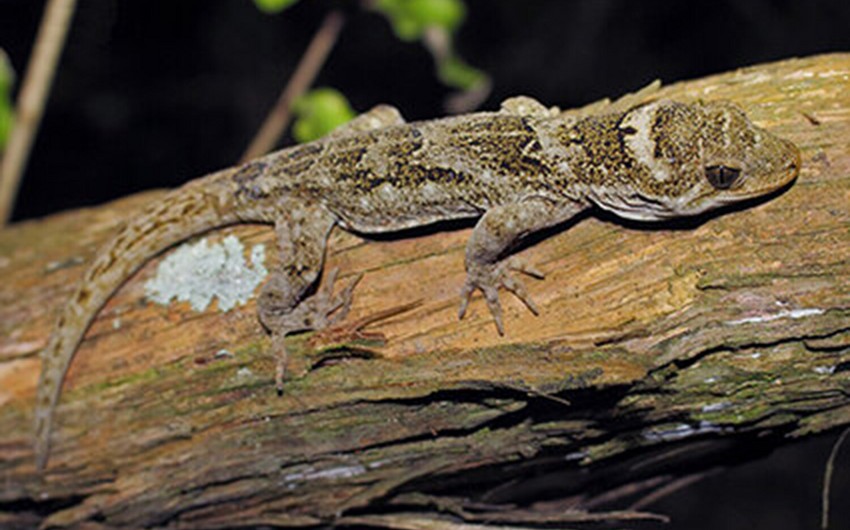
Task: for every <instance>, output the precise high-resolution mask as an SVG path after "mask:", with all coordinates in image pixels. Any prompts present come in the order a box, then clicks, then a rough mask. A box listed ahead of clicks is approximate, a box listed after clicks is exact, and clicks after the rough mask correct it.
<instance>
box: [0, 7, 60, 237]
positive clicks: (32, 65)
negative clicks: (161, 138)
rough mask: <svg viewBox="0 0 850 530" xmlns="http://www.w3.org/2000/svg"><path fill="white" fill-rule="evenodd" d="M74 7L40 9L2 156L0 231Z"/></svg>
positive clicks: (37, 123)
mask: <svg viewBox="0 0 850 530" xmlns="http://www.w3.org/2000/svg"><path fill="white" fill-rule="evenodd" d="M76 3H77V0H50V2H49V3H48V4H47V7H45V9H44V17H43V18H42V19H41V25H40V26H39V28H38V36H37V37H36V41H35V47H34V48H33V52H32V55H31V56H30V61H29V65H27V71H26V75H25V76H24V81H23V84H22V85H21V92H20V95H19V96H18V105H17V108H16V109H15V118H14V120H15V121H14V125H13V127H12V132H11V135H10V136H9V143H8V145H7V146H6V154H5V156H4V157H3V161H2V166H0V227H2V226H4V225H5V224H6V223H8V222H9V218H10V217H11V216H12V208H13V207H14V204H15V197H16V196H17V194H18V186H19V184H20V181H21V175H23V172H24V168H25V167H26V163H27V159H28V158H29V154H30V150H31V148H32V143H33V140H34V139H35V134H36V132H38V126H39V124H40V123H41V116H42V114H44V105H45V102H46V100H47V94H48V92H49V91H50V85H51V84H52V82H53V75H54V74H55V73H56V63H57V62H58V60H59V55H60V54H61V52H62V46H63V45H64V43H65V36H66V35H67V34H68V26H69V25H70V22H71V15H73V14H74V7H75V5H76Z"/></svg>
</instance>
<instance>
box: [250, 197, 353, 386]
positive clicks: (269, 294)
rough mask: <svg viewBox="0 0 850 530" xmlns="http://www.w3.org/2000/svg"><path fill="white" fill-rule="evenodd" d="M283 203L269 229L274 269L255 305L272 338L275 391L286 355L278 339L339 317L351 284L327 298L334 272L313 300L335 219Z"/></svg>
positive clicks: (346, 306)
mask: <svg viewBox="0 0 850 530" xmlns="http://www.w3.org/2000/svg"><path fill="white" fill-rule="evenodd" d="M299 202H300V201H295V200H292V201H287V203H286V204H285V205H284V206H285V207H284V208H282V209H281V211H282V212H283V213H282V215H281V218H280V219H279V220H278V221H277V223H276V224H275V233H276V235H277V246H278V252H279V253H280V264H279V269H278V270H277V271H275V272H273V273H272V275H271V277H270V278H269V279H268V281H267V282H266V284H265V285H264V286H263V290H262V292H261V293H260V298H259V301H258V303H257V305H258V311H259V317H260V322H262V323H263V326H265V327H266V329H268V330H269V331H270V332H271V333H272V344H273V348H274V350H275V356H276V361H277V367H276V370H275V373H276V376H275V382H276V385H277V389H278V392H280V391H281V389H282V385H283V376H284V373H285V370H286V360H287V353H286V347H285V346H284V338H285V337H286V335H288V334H290V333H295V332H297V331H306V330H316V329H323V328H325V327H327V326H329V325H331V324H333V323H335V322H337V321H338V320H340V319H342V318H345V315H346V314H347V313H348V309H349V306H350V305H351V295H352V292H353V290H354V286H355V285H356V283H357V281H358V280H359V278H358V280H355V281H354V282H352V283H351V284H350V285H349V286H348V287H347V288H345V289H343V290H342V291H340V292H339V293H336V294H334V293H333V284H334V281H335V280H336V274H337V271H336V270H334V271H332V272H331V273H330V274H329V275H328V281H327V282H326V284H325V286H324V287H323V288H322V289H320V290H319V291H318V292H317V293H315V294H314V295H313V296H308V294H309V291H310V289H311V288H312V287H313V285H314V284H315V283H316V281H317V280H318V279H319V276H320V275H321V272H322V266H323V263H324V259H325V247H326V245H327V239H328V236H329V235H330V232H331V229H332V228H333V226H334V224H335V223H336V217H335V216H334V215H333V214H332V213H331V212H329V211H328V210H326V209H325V208H324V207H322V206H319V205H315V204H312V205H304V204H303V203H300V204H299Z"/></svg>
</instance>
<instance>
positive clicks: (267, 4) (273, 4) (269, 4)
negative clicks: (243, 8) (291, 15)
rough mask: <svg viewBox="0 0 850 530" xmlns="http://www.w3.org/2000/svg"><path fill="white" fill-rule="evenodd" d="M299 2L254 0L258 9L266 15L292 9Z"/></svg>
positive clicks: (296, 0) (291, 0)
mask: <svg viewBox="0 0 850 530" xmlns="http://www.w3.org/2000/svg"><path fill="white" fill-rule="evenodd" d="M296 2H298V0H254V4H255V5H256V6H257V9H259V10H260V11H262V12H264V13H270V14H274V13H280V12H281V11H283V10H284V9H287V8H289V7H292V6H293V5H294V4H295V3H296Z"/></svg>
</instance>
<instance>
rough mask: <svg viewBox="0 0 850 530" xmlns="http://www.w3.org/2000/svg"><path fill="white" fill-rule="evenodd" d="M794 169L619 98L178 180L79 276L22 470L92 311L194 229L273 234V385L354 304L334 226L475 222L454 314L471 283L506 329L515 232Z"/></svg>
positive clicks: (38, 447) (445, 125)
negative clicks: (329, 260) (290, 338)
mask: <svg viewBox="0 0 850 530" xmlns="http://www.w3.org/2000/svg"><path fill="white" fill-rule="evenodd" d="M800 164H801V159H800V151H799V150H798V149H797V147H796V146H795V145H794V144H793V143H792V142H790V141H788V140H785V139H782V138H779V137H777V136H775V135H774V134H772V133H770V132H768V131H767V130H765V129H762V128H760V127H758V126H756V125H754V124H753V123H751V122H750V120H749V119H748V117H747V116H746V115H745V113H744V112H743V111H742V110H741V109H740V108H739V107H738V106H736V105H735V104H733V103H730V102H723V101H717V102H703V101H696V102H682V101H676V100H669V99H649V100H648V101H642V102H639V103H637V104H634V105H631V106H629V107H627V108H618V105H616V102H615V103H613V104H608V105H607V106H604V107H603V108H601V109H599V110H598V111H593V112H589V113H586V114H582V113H580V112H577V113H567V112H560V111H559V109H558V108H557V107H551V108H550V107H546V106H545V105H543V104H542V103H540V102H538V101H537V100H535V99H533V98H530V97H526V96H518V97H514V98H510V99H508V100H506V101H504V102H503V103H502V105H501V108H500V109H499V110H497V111H490V112H476V113H471V114H465V115H458V116H450V117H445V118H440V119H435V120H429V121H419V122H406V121H405V120H404V119H403V118H402V117H401V115H400V113H399V112H398V110H397V109H395V108H394V107H391V106H388V105H379V106H377V107H375V108H373V109H372V110H370V111H368V112H366V113H364V114H361V115H360V116H358V117H357V118H355V119H354V120H353V121H351V122H349V123H348V124H346V125H344V126H342V127H341V128H339V129H337V130H335V131H333V132H331V133H330V134H329V135H328V136H326V137H324V138H321V139H319V140H316V141H313V142H311V143H306V144H302V145H299V146H294V147H290V148H286V149H283V150H280V151H277V152H274V153H272V154H269V155H266V156H264V157H262V158H258V159H256V160H253V161H250V162H247V163H245V164H244V165H242V166H238V167H235V168H231V169H227V170H223V171H219V172H216V173H213V174H210V175H207V176H205V177H201V178H198V179H196V180H193V181H190V182H189V183H187V184H185V185H184V186H183V187H180V188H177V189H175V190H173V191H170V192H168V193H167V194H166V195H164V196H163V197H162V198H159V199H157V200H156V201H154V202H153V203H152V204H150V205H149V206H148V207H147V208H146V209H144V211H142V212H141V213H139V214H137V215H135V216H133V217H131V218H129V219H128V220H127V221H126V222H125V224H124V225H123V227H122V228H120V230H119V231H118V232H117V234H116V235H115V236H114V238H113V239H112V240H111V241H110V242H109V243H107V244H106V245H105V247H104V248H102V249H101V250H100V251H99V253H98V254H97V255H96V257H95V258H94V260H93V261H92V263H91V265H90V266H89V268H88V269H87V271H86V272H85V273H84V275H83V278H82V280H81V282H80V283H79V286H78V287H77V289H76V292H75V293H74V294H73V295H72V297H71V299H70V301H69V302H68V303H67V304H66V305H65V306H64V308H63V309H62V310H61V311H60V315H59V316H58V318H57V320H56V323H55V326H54V328H53V330H52V334H51V335H50V337H49V339H48V342H47V344H46V346H45V348H44V349H43V350H42V353H41V356H42V368H41V375H40V378H39V382H38V389H37V395H36V400H37V401H36V406H35V412H34V417H35V449H34V451H35V457H36V467H37V469H39V470H44V468H45V466H46V464H47V460H48V455H49V450H50V439H51V424H52V421H53V417H54V415H55V409H56V406H57V402H58V400H59V396H60V393H61V388H62V384H63V379H64V377H65V374H66V372H67V370H68V367H69V366H70V364H71V361H72V359H73V357H74V354H75V352H76V350H77V347H78V346H79V343H80V342H81V340H82V338H83V336H84V334H85V332H86V330H87V329H88V327H89V325H90V324H91V322H92V320H93V319H94V317H95V316H96V314H97V313H98V311H99V310H100V309H101V307H102V306H103V305H104V304H105V302H106V301H107V300H108V299H109V298H110V297H111V296H112V294H113V293H114V292H115V291H116V290H117V289H118V288H119V287H120V286H121V285H122V284H123V283H124V282H125V281H126V280H127V279H128V278H129V277H130V276H132V274H133V273H134V272H135V271H137V270H138V269H139V268H140V267H141V266H142V265H143V264H145V263H146V262H147V261H148V260H150V259H152V258H153V257H155V256H156V255H158V254H160V253H161V252H163V251H165V250H166V249H168V248H169V247H172V246H174V245H175V244H178V243H180V242H183V241H185V240H187V239H189V238H191V237H194V236H196V235H198V234H200V233H203V232H206V231H209V230H212V229H215V228H219V227H224V226H227V225H233V224H239V223H267V224H272V225H274V231H275V235H276V240H277V250H278V255H279V260H280V263H279V267H278V268H277V269H276V270H275V271H274V272H272V274H271V275H270V276H269V278H268V279H267V281H266V283H265V284H264V286H263V287H262V289H261V292H260V294H259V297H258V302H257V308H258V317H259V320H260V322H261V323H262V325H263V327H264V328H265V329H266V330H267V331H268V332H269V333H270V334H271V348H272V353H273V354H274V355H275V357H276V359H277V361H276V366H277V367H276V373H275V381H276V387H277V389H278V392H281V390H282V385H283V378H284V374H285V368H286V348H285V345H284V337H286V336H287V335H288V334H292V333H295V332H300V331H305V330H318V329H322V328H325V327H327V326H329V325H331V324H333V323H335V322H338V321H339V320H340V319H342V318H345V315H346V314H347V312H348V309H349V307H350V304H351V300H352V292H353V289H354V285H355V284H356V282H357V280H354V281H353V282H351V283H350V284H349V285H348V286H347V287H345V288H344V289H341V290H339V291H338V292H334V286H333V283H334V279H335V278H336V272H335V271H334V272H331V273H329V274H328V279H326V281H325V285H324V286H322V288H320V289H317V288H316V286H317V284H318V283H319V278H320V277H321V273H322V270H323V262H324V257H325V247H326V244H327V241H328V237H329V234H330V233H331V230H332V229H333V228H334V227H335V226H339V227H341V228H342V229H344V230H347V231H351V232H354V233H359V234H365V235H368V234H382V233H393V232H399V231H402V230H406V229H410V228H415V227H421V226H425V225H431V224H434V223H437V222H442V221H450V220H459V219H468V220H476V219H477V221H475V225H474V229H473V230H472V234H471V236H470V237H469V240H468V243H467V245H466V252H465V259H464V261H465V267H466V273H467V275H466V280H465V282H464V284H463V285H462V286H460V309H459V312H458V315H459V318H463V317H464V315H465V313H466V311H467V307H468V304H469V301H470V298H471V296H472V295H473V293H475V292H477V291H481V293H482V294H483V297H484V301H485V303H486V306H487V307H488V309H489V312H490V313H491V314H492V319H493V322H494V323H495V327H496V330H497V332H498V333H499V334H500V335H504V333H505V328H504V322H503V320H504V319H503V314H502V308H501V304H500V302H499V291H500V290H502V289H504V290H507V291H509V292H511V293H513V295H515V296H516V297H517V298H518V299H519V300H520V301H521V302H522V303H524V304H525V306H527V307H528V309H529V310H530V311H532V312H533V313H535V314H537V313H538V308H537V306H536V305H535V304H534V301H533V300H532V298H531V297H530V295H529V293H528V291H527V289H526V288H525V287H524V284H523V283H522V281H521V280H520V279H518V275H517V274H516V273H526V274H529V275H532V276H537V277H542V274H540V272H539V271H537V270H536V269H534V268H533V267H531V266H529V265H525V264H523V263H521V262H519V261H517V260H516V258H515V257H514V256H512V250H514V249H515V248H516V246H517V244H518V243H519V242H521V241H522V240H523V239H524V238H525V237H526V236H528V235H529V234H533V233H535V232H538V231H540V230H544V229H547V228H552V227H556V226H558V225H561V224H563V223H565V222H566V221H568V220H570V219H571V218H573V217H574V216H575V215H576V214H578V213H579V212H582V211H583V210H586V209H588V208H597V209H601V210H607V211H610V212H613V213H614V214H616V215H617V216H619V217H622V218H625V219H631V220H639V221H664V220H669V219H675V218H680V217H685V216H693V215H697V214H701V213H703V212H706V211H709V210H712V209H715V208H719V207H722V206H724V205H728V204H731V203H736V202H739V201H744V200H747V199H752V198H755V197H759V196H763V195H765V194H769V193H772V192H775V191H777V190H780V189H783V188H784V187H785V186H786V185H788V184H789V183H790V182H792V181H793V180H794V179H795V178H796V177H797V175H798V173H799V170H800Z"/></svg>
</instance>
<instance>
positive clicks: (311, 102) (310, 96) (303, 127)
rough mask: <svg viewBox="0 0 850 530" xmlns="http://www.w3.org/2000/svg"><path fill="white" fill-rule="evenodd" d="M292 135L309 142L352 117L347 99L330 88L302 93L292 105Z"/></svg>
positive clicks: (352, 112) (352, 111) (301, 140)
mask: <svg viewBox="0 0 850 530" xmlns="http://www.w3.org/2000/svg"><path fill="white" fill-rule="evenodd" d="M293 111H294V113H295V116H296V118H295V123H293V124H292V136H294V137H295V139H296V140H297V141H298V142H302V143H303V142H311V141H313V140H316V139H319V138H321V137H322V136H324V135H326V134H328V133H329V132H331V131H332V130H334V129H336V128H337V127H339V126H340V125H342V124H343V123H346V122H348V121H351V119H352V118H354V116H355V113H354V109H352V108H351V105H350V104H349V103H348V100H347V99H346V98H345V96H343V95H342V94H341V93H340V92H338V91H337V90H334V89H332V88H317V89H315V90H311V91H310V92H308V93H306V94H304V95H303V96H301V97H300V98H298V99H297V100H296V101H295V105H294V106H293Z"/></svg>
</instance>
